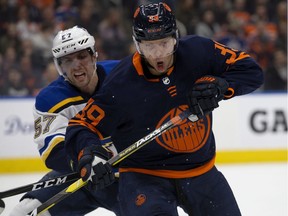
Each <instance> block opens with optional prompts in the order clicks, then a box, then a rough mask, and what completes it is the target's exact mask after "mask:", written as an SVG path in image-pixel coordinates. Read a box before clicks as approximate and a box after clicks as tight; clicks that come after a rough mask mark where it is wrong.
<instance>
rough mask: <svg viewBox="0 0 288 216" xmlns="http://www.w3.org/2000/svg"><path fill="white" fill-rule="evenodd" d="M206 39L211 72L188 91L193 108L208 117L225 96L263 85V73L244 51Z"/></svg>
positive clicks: (253, 89) (239, 93)
mask: <svg viewBox="0 0 288 216" xmlns="http://www.w3.org/2000/svg"><path fill="white" fill-rule="evenodd" d="M205 40H206V39H204V42H203V44H204V45H203V46H204V47H205V50H207V62H210V68H211V71H209V72H208V73H207V75H204V76H202V77H200V78H198V79H197V80H196V82H195V83H194V84H193V85H192V87H191V89H190V90H189V92H188V104H189V108H190V111H191V112H192V113H193V114H196V115H197V116H205V115H207V114H209V113H211V112H212V111H213V110H214V109H215V108H217V107H218V106H219V104H218V103H219V102H220V101H221V100H223V99H230V98H232V97H234V96H238V95H244V94H248V93H250V92H252V91H255V90H256V89H257V88H259V87H260V86H261V85H262V84H263V80H264V78H263V72H262V69H261V68H260V67H259V65H258V64H257V63H256V62H255V61H254V59H253V58H251V56H250V55H249V54H247V53H245V52H243V51H238V50H234V49H231V48H229V47H226V46H224V45H222V44H220V43H217V42H215V41H211V40H208V39H207V40H206V41H205Z"/></svg>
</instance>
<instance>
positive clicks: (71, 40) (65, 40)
mask: <svg viewBox="0 0 288 216" xmlns="http://www.w3.org/2000/svg"><path fill="white" fill-rule="evenodd" d="M84 49H87V50H88V52H89V53H90V54H91V55H93V54H94V53H95V54H96V57H97V56H98V54H97V52H96V51H95V39H94V37H93V36H91V35H90V34H89V33H88V31H87V30H86V29H85V28H81V27H79V26H74V27H72V28H69V29H66V30H63V31H59V32H58V33H57V35H56V36H55V38H54V40H53V48H52V53H53V56H54V63H55V66H56V68H57V71H58V73H59V74H60V75H62V76H65V73H63V71H62V69H61V67H60V64H61V62H60V61H59V58H61V57H63V56H66V55H68V54H71V53H75V52H78V51H81V50H84Z"/></svg>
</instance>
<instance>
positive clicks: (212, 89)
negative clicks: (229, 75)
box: [188, 75, 229, 117]
mask: <svg viewBox="0 0 288 216" xmlns="http://www.w3.org/2000/svg"><path fill="white" fill-rule="evenodd" d="M228 87H229V85H228V83H227V82H226V80H225V79H223V78H220V77H215V76H210V75H207V76H204V77H201V78H200V79H198V80H196V82H195V83H194V85H193V87H192V89H191V90H190V91H189V92H188V105H189V110H190V112H191V113H192V114H194V115H197V116H198V117H203V116H205V115H207V114H209V113H210V112H212V111H213V110H214V109H215V108H217V107H218V106H219V105H218V102H219V101H221V100H222V99H223V98H224V94H225V92H226V91H227V90H228Z"/></svg>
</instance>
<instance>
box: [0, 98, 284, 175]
mask: <svg viewBox="0 0 288 216" xmlns="http://www.w3.org/2000/svg"><path fill="white" fill-rule="evenodd" d="M34 101H35V99H34V98H19V99H9V98H6V99H5V98H2V99H0V113H1V115H0V149H1V150H0V173H9V172H31V171H44V170H45V167H44V165H43V162H42V161H41V160H40V158H39V155H38V151H37V146H36V144H34V143H33V135H34V134H33V133H34V128H33V127H34V126H33V115H32V108H33V106H34ZM213 130H214V135H215V137H216V141H217V143H216V146H217V157H216V161H217V163H246V162H283V161H287V93H277V94H276V93H274V94H272V93H271V94H262V93H255V94H251V95H246V96H241V97H237V98H235V99H233V100H228V101H221V102H220V107H219V108H218V109H216V110H215V111H214V123H213Z"/></svg>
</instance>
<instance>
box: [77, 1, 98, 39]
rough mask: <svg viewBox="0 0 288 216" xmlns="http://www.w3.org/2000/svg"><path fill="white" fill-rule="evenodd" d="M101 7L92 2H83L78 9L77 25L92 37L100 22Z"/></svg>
mask: <svg viewBox="0 0 288 216" xmlns="http://www.w3.org/2000/svg"><path fill="white" fill-rule="evenodd" d="M101 8H102V5H101V4H99V2H95V1H94V0H84V1H82V3H81V5H80V7H79V21H78V22H77V25H79V26H81V27H83V28H85V29H87V31H88V32H90V33H91V34H92V35H93V34H96V33H97V27H98V25H99V23H100V21H101V18H102V13H103V11H102V10H101Z"/></svg>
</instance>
